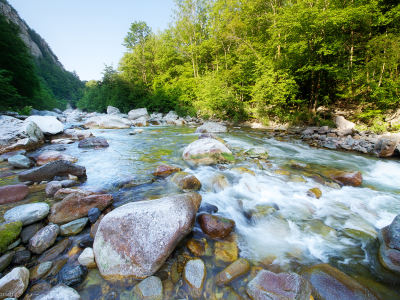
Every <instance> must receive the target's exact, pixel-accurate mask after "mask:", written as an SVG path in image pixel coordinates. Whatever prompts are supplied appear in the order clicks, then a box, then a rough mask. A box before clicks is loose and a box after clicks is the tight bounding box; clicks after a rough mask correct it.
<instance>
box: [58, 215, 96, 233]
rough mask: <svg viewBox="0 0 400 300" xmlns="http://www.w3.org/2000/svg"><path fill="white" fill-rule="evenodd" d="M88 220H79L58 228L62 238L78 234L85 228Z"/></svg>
mask: <svg viewBox="0 0 400 300" xmlns="http://www.w3.org/2000/svg"><path fill="white" fill-rule="evenodd" d="M88 220H89V219H88V218H80V219H77V220H74V221H71V222H69V223H66V224H64V225H61V226H60V233H61V235H64V236H69V235H75V234H78V233H79V232H81V231H82V230H83V228H85V226H86V224H87V222H88Z"/></svg>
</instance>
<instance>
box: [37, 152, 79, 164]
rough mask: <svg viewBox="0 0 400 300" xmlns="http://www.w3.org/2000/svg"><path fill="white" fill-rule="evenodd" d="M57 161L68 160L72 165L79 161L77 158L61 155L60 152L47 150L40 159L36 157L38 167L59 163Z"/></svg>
mask: <svg viewBox="0 0 400 300" xmlns="http://www.w3.org/2000/svg"><path fill="white" fill-rule="evenodd" d="M57 160H66V161H69V162H71V163H75V162H77V161H78V159H77V158H75V157H73V156H71V155H68V154H64V153H61V152H59V151H54V150H47V151H44V152H42V153H40V155H39V156H38V157H36V164H37V165H38V166H43V165H45V164H47V163H49V162H53V161H57Z"/></svg>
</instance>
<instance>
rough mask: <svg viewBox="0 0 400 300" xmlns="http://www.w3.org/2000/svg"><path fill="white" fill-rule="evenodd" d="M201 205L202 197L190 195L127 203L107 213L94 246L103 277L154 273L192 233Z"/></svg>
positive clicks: (142, 276) (111, 277) (135, 276)
mask: <svg viewBox="0 0 400 300" xmlns="http://www.w3.org/2000/svg"><path fill="white" fill-rule="evenodd" d="M200 202H201V196H200V195H199V194H197V193H187V194H180V195H174V196H169V197H164V198H160V199H156V200H151V201H140V202H134V203H128V204H125V205H123V206H120V207H118V208H116V209H114V210H113V211H111V212H110V213H108V214H106V215H105V216H104V218H103V219H102V220H101V222H100V225H99V228H98V230H97V233H96V236H95V240H94V244H93V250H94V254H95V258H96V262H97V266H98V268H99V271H100V273H101V274H102V276H103V277H104V278H106V279H117V278H127V277H133V278H145V277H147V276H150V275H152V274H154V273H155V272H156V271H157V270H158V269H159V268H160V267H161V266H162V265H163V264H164V262H165V260H166V259H167V258H168V256H169V255H170V254H171V253H172V251H173V250H174V249H175V247H176V245H177V244H178V243H179V241H180V240H182V238H183V237H185V236H186V235H187V234H188V233H189V232H191V230H192V227H193V224H194V220H195V216H196V212H197V210H198V208H199V206H200ZM121 228H124V230H121Z"/></svg>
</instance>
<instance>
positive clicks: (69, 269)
mask: <svg viewBox="0 0 400 300" xmlns="http://www.w3.org/2000/svg"><path fill="white" fill-rule="evenodd" d="M86 275H87V268H86V267H84V266H82V265H77V266H72V265H65V266H64V267H63V268H62V269H61V271H60V273H58V280H59V282H60V283H63V284H65V285H68V286H73V285H77V284H79V283H81V282H82V281H83V280H84V279H85V277H86Z"/></svg>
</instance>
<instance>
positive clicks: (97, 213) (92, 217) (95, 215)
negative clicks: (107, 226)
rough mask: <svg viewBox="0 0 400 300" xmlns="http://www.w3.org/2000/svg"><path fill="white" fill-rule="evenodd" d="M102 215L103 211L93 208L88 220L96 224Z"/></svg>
mask: <svg viewBox="0 0 400 300" xmlns="http://www.w3.org/2000/svg"><path fill="white" fill-rule="evenodd" d="M100 215H101V210H100V209H98V208H97V207H92V208H91V209H89V211H88V218H89V221H90V223H92V224H94V223H95V222H96V221H97V219H98V218H99V217H100Z"/></svg>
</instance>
